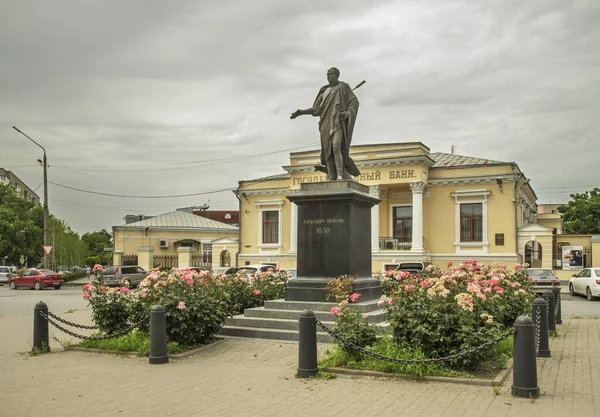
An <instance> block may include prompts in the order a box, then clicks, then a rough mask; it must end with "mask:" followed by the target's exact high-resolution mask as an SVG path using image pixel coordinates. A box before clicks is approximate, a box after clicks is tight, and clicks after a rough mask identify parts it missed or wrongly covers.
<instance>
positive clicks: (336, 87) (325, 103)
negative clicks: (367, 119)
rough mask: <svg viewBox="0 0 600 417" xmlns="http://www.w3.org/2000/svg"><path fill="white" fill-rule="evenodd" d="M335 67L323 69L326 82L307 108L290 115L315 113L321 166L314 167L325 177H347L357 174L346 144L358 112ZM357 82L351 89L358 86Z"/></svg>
mask: <svg viewBox="0 0 600 417" xmlns="http://www.w3.org/2000/svg"><path fill="white" fill-rule="evenodd" d="M339 77H340V71H339V70H338V69H337V68H329V70H327V81H328V82H329V84H327V85H324V86H323V87H321V89H320V90H319V93H318V94H317V98H316V99H315V102H314V103H313V106H312V107H311V108H308V109H305V110H300V109H298V110H296V111H295V112H294V113H292V115H291V117H290V118H291V119H295V118H296V117H298V116H302V115H303V114H310V115H312V116H319V117H320V120H319V132H320V133H321V165H317V166H315V168H316V169H317V170H319V171H323V172H326V173H327V179H328V180H336V179H340V180H341V179H344V180H350V179H352V176H358V175H360V171H359V170H358V168H357V167H356V164H355V163H354V161H353V160H352V158H350V143H351V142H352V133H353V131H354V124H355V123H356V115H357V113H358V99H357V98H356V95H354V92H353V89H352V88H350V86H349V85H348V84H346V83H345V82H343V81H340V80H339ZM364 83H365V82H364V81H363V82H361V83H360V84H359V85H357V86H356V87H355V88H354V89H356V88H358V87H360V86H361V85H363V84H364Z"/></svg>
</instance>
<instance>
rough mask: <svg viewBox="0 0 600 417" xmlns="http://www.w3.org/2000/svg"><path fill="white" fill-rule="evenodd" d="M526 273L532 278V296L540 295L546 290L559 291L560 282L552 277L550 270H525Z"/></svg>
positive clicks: (555, 277)
mask: <svg viewBox="0 0 600 417" xmlns="http://www.w3.org/2000/svg"><path fill="white" fill-rule="evenodd" d="M526 272H527V273H528V274H529V276H530V277H531V278H533V281H531V284H532V286H533V287H532V291H533V293H534V294H539V295H541V294H543V293H544V291H546V290H551V291H552V290H554V291H556V290H558V291H560V280H559V279H558V278H557V276H556V275H554V273H553V272H552V270H551V269H546V268H527V269H526Z"/></svg>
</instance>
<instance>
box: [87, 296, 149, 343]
mask: <svg viewBox="0 0 600 417" xmlns="http://www.w3.org/2000/svg"><path fill="white" fill-rule="evenodd" d="M83 299H84V300H88V304H89V306H90V307H91V308H92V319H93V320H94V323H96V325H97V326H98V329H99V330H100V331H101V332H103V333H105V334H114V333H117V332H119V331H121V330H123V329H125V328H127V327H128V326H130V325H132V324H133V323H134V322H133V319H134V318H138V316H135V315H134V314H133V312H134V310H135V305H136V304H137V303H136V299H135V298H134V296H133V295H132V293H131V291H130V290H129V289H127V288H124V287H123V288H107V287H104V286H100V285H93V284H85V285H84V286H83Z"/></svg>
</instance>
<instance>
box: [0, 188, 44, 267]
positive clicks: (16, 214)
mask: <svg viewBox="0 0 600 417" xmlns="http://www.w3.org/2000/svg"><path fill="white" fill-rule="evenodd" d="M43 225H44V209H43V208H42V207H41V206H40V205H37V204H35V203H32V202H31V201H27V200H25V199H23V198H22V197H21V196H20V195H19V194H18V193H17V192H16V191H15V190H14V189H13V188H12V187H11V186H9V185H6V184H2V183H0V261H1V262H6V263H7V264H9V265H19V264H20V263H19V258H20V257H21V256H25V257H27V264H28V265H36V264H37V263H38V262H39V261H40V259H42V256H43V253H42V244H43V242H44V232H43V229H44V226H43Z"/></svg>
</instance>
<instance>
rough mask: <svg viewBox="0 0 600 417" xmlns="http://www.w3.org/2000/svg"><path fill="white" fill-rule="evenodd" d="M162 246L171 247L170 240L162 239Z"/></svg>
mask: <svg viewBox="0 0 600 417" xmlns="http://www.w3.org/2000/svg"><path fill="white" fill-rule="evenodd" d="M158 246H160V247H161V248H168V247H169V241H168V240H161V241H160V242H159V245H158Z"/></svg>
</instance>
